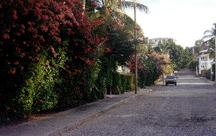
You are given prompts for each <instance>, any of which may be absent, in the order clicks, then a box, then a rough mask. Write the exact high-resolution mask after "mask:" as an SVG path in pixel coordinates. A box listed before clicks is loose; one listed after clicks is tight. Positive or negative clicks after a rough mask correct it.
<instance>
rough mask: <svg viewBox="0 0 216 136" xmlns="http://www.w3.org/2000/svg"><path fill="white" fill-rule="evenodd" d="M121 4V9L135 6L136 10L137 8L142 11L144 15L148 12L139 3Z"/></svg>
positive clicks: (125, 2) (128, 2)
mask: <svg viewBox="0 0 216 136" xmlns="http://www.w3.org/2000/svg"><path fill="white" fill-rule="evenodd" d="M121 3H122V4H121V5H122V6H123V8H133V7H134V6H136V8H138V9H139V10H141V11H144V12H146V13H147V12H148V7H147V6H145V5H143V4H141V3H137V2H132V1H122V2H121Z"/></svg>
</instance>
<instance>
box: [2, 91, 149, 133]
mask: <svg viewBox="0 0 216 136" xmlns="http://www.w3.org/2000/svg"><path fill="white" fill-rule="evenodd" d="M145 92H147V91H139V93H138V94H134V92H126V93H124V94H122V95H108V96H107V97H106V98H105V99H103V100H99V101H97V102H93V103H89V104H86V105H82V106H80V107H77V108H73V109H70V110H67V111H63V112H59V113H54V114H48V115H44V116H42V117H40V118H39V119H36V120H31V121H28V122H24V123H21V124H18V125H14V126H6V127H2V128H0V136H57V135H61V134H62V133H67V131H68V130H73V129H76V128H77V127H79V126H81V125H82V124H84V123H86V122H88V121H91V120H92V119H94V118H97V117H99V116H101V115H102V114H103V113H104V112H106V111H109V110H110V109H112V108H115V107H117V106H119V105H121V104H123V103H126V102H127V101H130V100H131V99H134V98H135V97H137V96H139V95H142V94H144V93H145Z"/></svg>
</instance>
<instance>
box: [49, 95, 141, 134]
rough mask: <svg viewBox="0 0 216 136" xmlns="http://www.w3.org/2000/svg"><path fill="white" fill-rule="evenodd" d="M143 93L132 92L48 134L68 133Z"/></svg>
mask: <svg viewBox="0 0 216 136" xmlns="http://www.w3.org/2000/svg"><path fill="white" fill-rule="evenodd" d="M140 95H142V94H130V96H128V97H126V98H124V99H122V100H120V101H118V102H116V103H113V104H111V105H109V106H107V107H105V108H103V109H101V110H99V111H97V112H95V113H92V114H90V115H88V116H86V117H84V118H83V119H80V120H79V121H78V122H75V123H71V124H67V125H66V126H64V127H63V128H60V129H58V130H55V131H54V132H51V133H49V134H48V136H59V135H64V134H66V133H70V132H71V131H74V130H75V129H78V128H79V127H80V126H82V125H84V124H85V123H87V122H89V121H92V120H94V119H96V118H98V117H100V116H102V115H103V114H104V113H106V112H108V111H109V110H112V109H114V108H116V107H117V106H120V105H122V104H124V103H127V102H129V101H130V100H131V99H134V98H136V97H137V96H140Z"/></svg>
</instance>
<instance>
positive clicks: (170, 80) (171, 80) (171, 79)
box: [165, 76, 177, 86]
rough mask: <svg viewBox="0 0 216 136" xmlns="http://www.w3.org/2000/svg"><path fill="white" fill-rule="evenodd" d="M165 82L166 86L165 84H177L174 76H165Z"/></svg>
mask: <svg viewBox="0 0 216 136" xmlns="http://www.w3.org/2000/svg"><path fill="white" fill-rule="evenodd" d="M165 84H166V86H167V85H168V84H174V85H175V86H176V85H177V80H176V76H167V77H166V78H165Z"/></svg>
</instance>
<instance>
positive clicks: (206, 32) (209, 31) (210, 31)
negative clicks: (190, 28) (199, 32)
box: [204, 30, 212, 34]
mask: <svg viewBox="0 0 216 136" xmlns="http://www.w3.org/2000/svg"><path fill="white" fill-rule="evenodd" d="M209 33H210V34H211V33H212V30H206V31H205V32H204V34H209Z"/></svg>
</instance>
